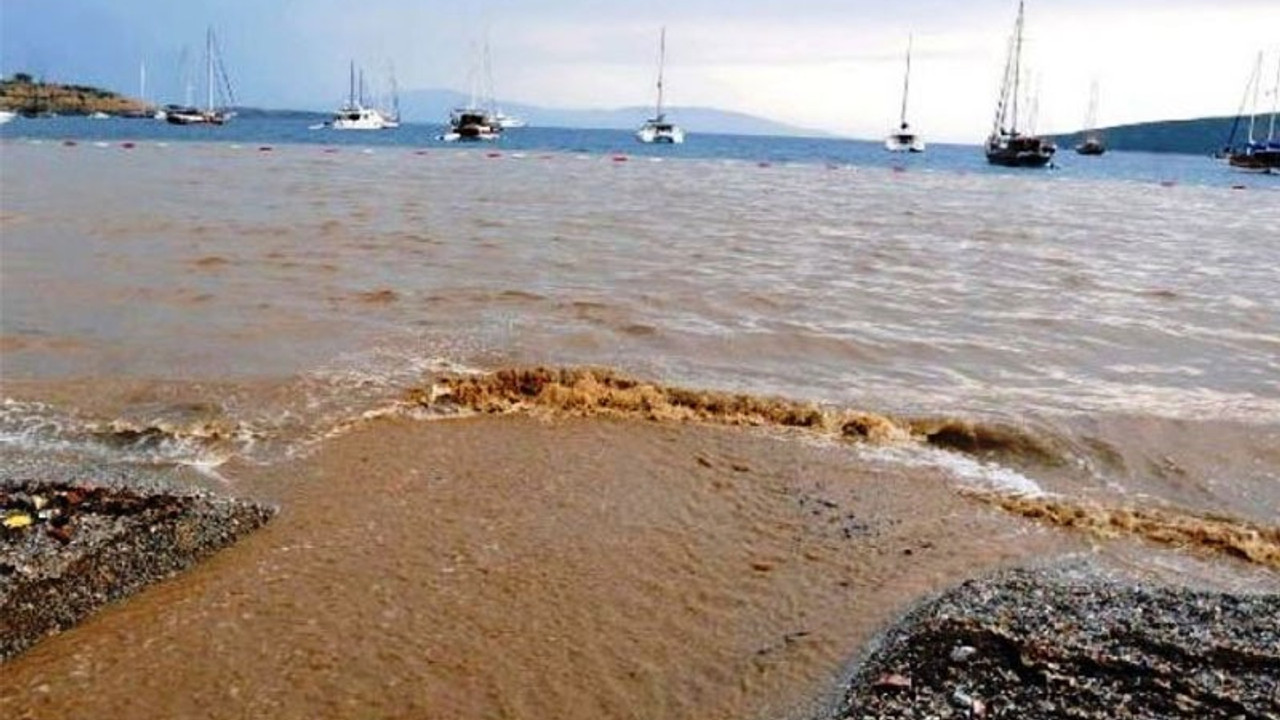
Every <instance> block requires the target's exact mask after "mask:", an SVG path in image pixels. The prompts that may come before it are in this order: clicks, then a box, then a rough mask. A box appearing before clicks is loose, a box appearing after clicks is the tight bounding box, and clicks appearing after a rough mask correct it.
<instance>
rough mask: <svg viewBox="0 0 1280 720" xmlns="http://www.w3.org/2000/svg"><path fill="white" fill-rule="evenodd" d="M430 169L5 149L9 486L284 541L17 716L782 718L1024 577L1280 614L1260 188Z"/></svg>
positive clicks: (151, 619)
mask: <svg viewBox="0 0 1280 720" xmlns="http://www.w3.org/2000/svg"><path fill="white" fill-rule="evenodd" d="M440 130H441V129H440V128H439V127H436V126H429V125H415V124H408V125H406V126H404V127H402V128H400V129H399V130H396V131H388V132H380V133H355V132H349V133H341V132H333V131H328V130H312V129H309V127H308V124H307V123H306V122H305V121H285V120H256V119H242V120H236V121H233V122H232V123H231V124H229V125H227V126H225V127H221V128H180V127H171V126H168V125H166V124H163V123H159V122H151V121H140V120H127V121H126V120H101V121H94V120H88V119H81V118H54V119H48V120H24V119H19V120H15V121H14V122H12V123H9V124H7V125H4V126H0V403H2V404H0V461H3V463H4V465H5V466H6V467H7V468H8V469H7V470H6V471H5V472H6V473H7V474H8V475H26V476H38V475H59V476H65V475H67V474H71V475H73V476H75V477H78V478H88V479H91V478H92V477H93V476H94V475H95V474H102V473H109V474H112V475H113V476H119V475H124V476H128V475H129V474H131V473H140V474H146V475H148V476H154V475H156V474H160V475H166V476H169V477H170V478H171V479H172V480H173V482H176V483H179V484H188V485H191V486H193V487H200V488H203V489H206V490H209V491H212V492H217V493H222V494H229V495H233V496H234V495H240V496H246V497H254V498H264V499H266V500H270V501H273V502H278V503H279V505H280V507H281V511H282V512H281V516H280V518H279V519H278V520H277V521H276V522H275V523H273V525H272V526H271V527H269V528H268V529H266V530H264V531H263V532H262V534H260V535H258V536H254V537H252V538H250V539H248V540H247V541H245V542H244V543H242V546H237V547H236V548H233V549H232V550H230V551H228V552H227V553H225V554H224V555H221V556H219V558H218V559H217V560H216V561H214V562H212V563H210V564H209V565H208V566H203V567H201V568H198V569H197V570H196V571H193V572H192V573H191V574H189V575H188V576H184V577H185V578H186V579H182V578H179V579H176V580H174V581H171V582H170V583H169V584H167V585H165V586H163V587H162V588H161V589H159V590H156V591H155V592H148V593H145V594H144V595H143V596H142V597H140V598H138V599H136V600H134V601H130V602H129V603H126V604H125V605H124V607H123V608H117V609H115V610H111V611H108V612H105V613H103V615H102V616H100V617H99V618H98V619H96V620H94V621H92V622H90V623H88V624H86V625H85V626H83V627H81V628H77V629H76V630H74V631H72V632H69V633H66V634H64V635H62V636H60V637H58V638H54V639H52V640H50V641H48V642H47V643H46V644H43V645H41V646H39V647H37V648H36V649H35V650H33V651H32V652H31V653H29V654H28V655H27V656H24V657H23V658H20V659H19V660H17V661H15V662H14V663H13V664H12V665H11V666H10V668H0V676H3V675H4V673H5V672H6V670H13V672H14V674H13V675H10V680H9V681H7V682H9V683H12V684H10V685H9V686H8V687H9V690H11V691H13V692H15V693H19V694H20V695H21V697H22V698H24V699H23V701H22V702H24V703H30V704H31V707H36V708H45V709H46V710H49V711H50V712H51V714H50V715H49V716H51V717H52V716H60V717H72V716H84V717H92V716H98V717H101V716H107V715H110V716H115V717H125V716H136V717H147V716H152V717H153V716H158V715H166V714H169V715H172V714H175V713H176V714H184V713H186V712H187V711H191V712H196V711H199V712H198V713H197V714H200V715H201V716H226V717H232V716H236V717H242V716H254V715H255V713H257V714H262V713H265V714H268V715H272V716H276V717H286V716H297V717H308V716H310V717H315V716H332V717H340V716H345V717H366V716H387V717H390V716H402V715H397V712H404V713H407V714H406V715H403V716H427V715H415V714H414V713H415V712H426V713H428V715H430V716H433V717H434V716H439V717H552V716H557V717H762V718H763V717H793V716H794V717H800V716H806V715H805V714H804V712H801V711H799V710H796V708H798V707H801V706H802V705H803V703H802V702H801V701H800V700H799V699H798V698H804V697H807V698H816V697H819V696H821V695H822V693H823V692H826V691H829V689H830V687H832V684H833V683H834V682H835V679H836V678H838V677H839V676H840V673H841V672H842V669H843V668H844V667H845V662H847V661H848V660H849V658H851V657H853V656H854V655H856V653H857V652H858V648H859V647H861V645H860V644H861V643H862V642H863V641H865V640H866V639H867V637H869V633H871V632H872V631H873V630H874V629H875V627H877V626H878V623H882V622H887V621H888V620H889V619H891V617H892V616H893V614H894V613H895V612H897V611H899V610H901V609H902V608H903V607H906V606H907V604H908V603H909V602H910V601H911V599H912V598H917V597H919V596H921V595H922V594H925V593H928V592H935V591H937V590H939V589H940V588H941V587H943V586H945V584H946V583H948V582H953V581H958V580H960V579H963V578H964V577H967V576H971V575H972V574H974V573H977V572H980V571H983V570H985V569H989V568H991V567H993V566H998V565H1000V564H1002V563H1008V562H1014V561H1025V560H1027V559H1028V558H1031V559H1035V560H1037V561H1042V560H1044V559H1045V558H1048V557H1053V556H1056V555H1057V554H1058V553H1062V552H1067V551H1071V552H1083V553H1085V554H1098V553H1102V554H1107V553H1111V555H1110V556H1111V558H1112V560H1114V561H1116V562H1119V563H1122V564H1125V565H1127V566H1129V567H1131V568H1135V569H1137V570H1138V571H1150V572H1152V573H1158V574H1160V576H1161V577H1163V578H1165V579H1168V578H1170V577H1172V578H1177V577H1182V576H1185V577H1188V578H1190V577H1197V578H1200V579H1202V580H1203V581H1204V582H1213V583H1217V584H1218V585H1222V584H1226V585H1228V586H1232V587H1236V588H1256V587H1259V586H1267V587H1274V586H1275V582H1276V575H1275V572H1276V568H1277V567H1280V559H1278V558H1280V556H1278V555H1277V554H1276V548H1277V547H1280V540H1278V539H1277V538H1280V534H1277V530H1276V528H1277V525H1280V272H1278V271H1277V268H1280V193H1278V192H1277V191H1280V176H1259V175H1248V174H1240V173H1236V172H1233V171H1231V170H1230V169H1228V168H1227V167H1225V166H1224V165H1223V164H1222V163H1220V162H1218V161H1214V160H1212V159H1210V158H1207V157H1195V156H1183V155H1156V154H1147V153H1130V152H1110V153H1108V154H1106V155H1104V156H1102V157H1099V158H1085V157H1078V156H1076V155H1075V154H1074V153H1071V152H1069V151H1067V150H1065V149H1064V150H1063V151H1061V152H1060V156H1059V158H1058V160H1057V162H1056V166H1055V167H1053V168H1051V169H1041V170H1011V169H998V168H992V167H989V166H988V165H987V164H986V163H985V160H984V158H983V156H982V153H981V150H980V148H978V147H976V146H962V145H948V144H934V145H931V146H930V147H929V151H928V152H927V153H925V154H923V155H918V156H905V155H891V154H889V153H886V152H884V151H883V149H882V148H881V146H880V145H879V143H876V142H862V141H853V140H843V139H813V138H780V137H739V136H722V135H711V134H707V135H703V134H699V133H697V132H696V129H695V131H694V132H692V133H691V134H690V136H689V139H688V141H687V143H686V144H684V145H682V146H675V147H671V146H666V147H662V146H642V145H640V144H637V143H635V142H634V141H633V140H632V139H631V136H630V133H627V132H622V131H604V130H568V129H551V128H545V129H544V128H527V129H521V130H513V131H510V132H509V133H508V134H507V135H506V136H504V137H503V138H502V139H501V140H500V141H498V142H495V143H489V144H483V145H450V144H446V143H442V142H440V141H438V140H437V139H436V136H437V135H438V134H439V132H440ZM679 458H685V459H687V460H688V462H687V463H685V462H684V461H683V460H678V459H679ZM695 459H696V462H695V461H694V460H695ZM751 478H756V480H755V481H751V480H750V479H751ZM451 483H453V484H451ZM459 483H461V484H459ZM466 488H471V489H472V491H471V492H466V491H465V489H466ZM735 493H737V494H735ZM389 495H395V496H397V497H399V498H401V500H398V501H394V502H391V503H390V504H378V503H379V498H385V497H388V496H389ZM338 498H341V500H340V501H339V500H338ZM783 498H785V499H783ZM797 498H798V499H797ZM779 503H782V504H779ZM895 503H898V504H895ZM499 507H500V508H501V509H502V511H501V513H499V512H498V510H497V508H499ZM835 507H841V508H847V510H848V512H847V513H846V514H844V515H840V517H839V518H835V519H832V517H828V515H829V514H830V513H831V512H834V511H833V510H832V508H835ZM307 508H310V509H307ZM442 508H443V509H444V510H442ZM868 508H871V509H868ZM793 511H794V512H793ZM840 512H845V511H844V510H841V511H840ZM862 513H868V515H867V516H866V517H864V516H863V514H862ZM855 516H857V517H855ZM1024 516H1025V517H1024ZM1026 517H1030V518H1032V519H1031V520H1028V519H1026ZM806 518H807V519H806ZM815 518H816V519H815ZM868 518H869V519H868ZM876 518H879V520H877V519H876ZM427 519H430V520H431V523H432V524H430V525H426V524H425V523H427ZM748 520H749V521H750V523H749V524H748V525H739V524H738V523H747V522H748ZM819 521H821V523H822V528H820V529H821V530H822V532H824V533H826V532H828V531H831V532H835V531H833V530H831V528H833V527H837V526H836V525H831V523H842V524H840V525H839V526H838V527H839V528H843V530H841V531H840V532H842V533H843V536H842V538H837V539H838V540H839V542H840V543H844V542H846V541H848V542H858V538H861V537H863V536H864V535H867V534H869V535H868V536H870V535H875V532H881V531H875V532H872V531H866V532H865V533H864V530H866V528H868V527H882V528H883V530H882V534H880V535H876V537H879V538H881V540H876V541H874V542H873V541H871V540H868V541H867V542H873V545H874V547H872V546H870V545H868V546H866V547H864V546H858V548H859V549H855V550H847V549H845V550H841V549H838V547H839V548H844V547H845V545H839V546H838V547H837V545H836V544H831V543H835V542H836V540H831V539H830V538H828V536H827V535H822V536H821V537H822V538H827V539H822V540H821V541H819V540H818V539H814V538H817V537H818V536H817V535H813V533H817V532H818V529H815V528H817V526H816V525H814V523H819ZM864 521H865V523H864ZM380 523H385V525H380ZM866 523H869V524H866ZM877 523H880V524H877ZM348 524H350V531H349V532H346V531H339V530H338V528H346V527H347V526H348ZM743 527H749V528H751V530H750V531H749V532H748V531H747V530H743V529H742V528H743ZM326 528H331V529H333V532H334V535H333V537H340V538H341V539H342V541H341V542H332V543H326V541H325V540H324V537H325V533H326V532H329V530H326ZM935 534H936V536H935ZM837 535H839V533H837ZM388 537H390V538H394V541H387V540H386V538H388ZM370 538H375V539H376V540H377V542H376V543H374V545H376V547H374V546H373V545H371V546H369V547H365V543H367V542H373V540H370ZM851 538H852V540H851ZM884 538H894V542H899V541H901V542H902V543H910V547H908V548H907V549H906V550H903V549H902V547H898V546H895V547H894V548H892V549H889V548H888V545H887V544H885V543H887V542H888V541H887V540H883V539H884ZM1108 538H1117V540H1115V541H1114V542H1113V541H1112V540H1108ZM1224 538H1226V539H1225V540H1224ZM446 539H448V543H452V544H449V545H448V548H447V550H446V549H445V548H444V546H443V545H437V544H433V543H445V542H446ZM1126 542H1127V543H1129V544H1128V545H1124V547H1123V550H1118V549H1116V548H1119V547H1121V546H1120V545H1117V544H1115V543H1122V544H1123V543H1126ZM806 543H816V544H806ZM824 543H825V544H824ZM876 543H879V544H876ZM411 546H412V547H413V548H417V550H412V551H411V550H410V549H409V548H410V547H411ZM357 547H359V548H363V549H361V550H359V551H358V552H357V551H356V550H355V549H353V548H357ZM903 547H905V546H903ZM1259 547H1260V548H1261V549H1259ZM389 548H390V549H389ZM552 548H554V549H555V551H554V552H552V551H551V550H550V549H552ZM1107 548H1111V549H1110V550H1108V549H1107ZM1224 548H1225V549H1224ZM695 549H696V550H697V551H696V552H695ZM765 549H767V552H765ZM754 550H760V551H761V552H763V553H764V554H765V555H767V557H764V558H761V557H755V556H753V557H752V558H750V559H747V558H745V556H743V557H739V553H748V554H749V553H750V552H753V551H754ZM841 553H846V554H841ZM847 553H852V554H847ZM904 553H905V554H904ZM929 553H934V554H938V553H941V555H938V557H937V558H936V560H933V559H928V558H933V557H934V555H930V554H929ZM908 556H909V558H908ZM926 556H927V557H926ZM700 558H701V559H700ZM851 558H852V559H851ZM855 560H856V562H855ZM309 563H314V565H312V564H309ZM504 563H506V564H504ZM703 563H705V564H703ZM806 563H809V565H806ZM842 563H843V564H842ZM803 567H811V570H810V571H805V570H802V569H801V568H803ZM290 568H294V570H290ZM298 568H310V570H300V569H298ZM428 568H429V569H430V570H429V571H428ZM787 568H795V570H794V573H795V574H788V573H790V572H792V571H791V570H786V569H787ZM858 568H861V569H860V570H859V569H858ZM375 571H376V572H375ZM472 571H474V574H468V573H471V572H472ZM344 573H345V575H344ZM806 573H809V574H806ZM832 573H837V574H838V573H845V575H842V576H841V577H846V578H847V579H846V580H842V581H841V582H843V583H845V584H844V585H840V586H839V587H837V586H836V584H833V583H826V582H825V580H823V578H830V577H831V574H832ZM912 573H916V574H912ZM766 576H767V577H768V578H771V579H769V580H767V582H773V583H776V584H775V585H769V586H768V587H769V588H770V589H769V590H767V591H766V590H765V589H764V588H765V586H764V585H759V584H758V583H761V582H766V580H765V579H764V578H766ZM343 577H348V578H352V579H358V580H359V582H358V583H348V584H344V583H343V580H342V578H343ZM497 578H503V579H497ZM464 580H466V581H467V582H463V581H464ZM280 583H282V584H283V586H289V587H292V591H291V593H290V594H288V597H285V596H284V595H281V594H280V593H278V592H275V591H274V590H273V588H278V587H281V586H282V585H281V584H280ZM291 583H294V584H295V585H291ZM468 583H473V584H468ZM485 583H489V584H488V585H486V584H485ZM494 583H496V584H494ZM824 583H825V584H824ZM850 583H852V585H853V586H854V587H859V588H862V587H865V588H867V590H866V593H864V594H862V595H858V597H857V598H854V597H852V596H851V595H850V592H849V591H848V587H850V585H849V584H850ZM873 587H874V588H880V589H879V590H876V591H875V592H883V593H888V594H882V595H876V594H875V593H874V592H872V590H871V589H870V588H873ZM484 588H488V590H485V589H484ZM494 588H497V589H496V590H495V589H494ZM819 588H821V589H819ZM884 588H891V589H892V590H885V589H884ZM469 593H471V594H469ZM486 593H488V594H486ZM494 593H496V595H495V594H494ZM834 593H842V594H839V595H836V594H834ZM338 598H343V600H341V601H340V600H338ZM868 598H876V599H875V600H874V602H873V601H872V600H869V599H868ZM806 603H810V604H806ZM840 603H846V604H840ZM848 603H854V604H848ZM856 603H863V604H861V605H858V604H856ZM414 608H417V610H416V611H415V610H414ZM428 608H429V609H430V610H428ZM441 608H449V610H448V611H447V612H446V611H445V610H442V609H441ZM415 612H418V613H419V614H417V615H415V614H414V613H415ZM405 613H408V615H405ZM433 613H443V614H433ZM839 613H844V614H843V615H840V614H839ZM850 613H852V614H850ZM304 616H306V617H310V618H311V619H310V620H308V621H306V622H304V621H302V620H301V619H300V618H301V617H304ZM852 617H857V618H859V619H858V620H856V621H854V620H849V623H851V624H846V625H844V626H843V627H845V629H846V630H847V631H848V632H847V633H846V634H842V632H841V630H840V628H841V627H842V622H843V621H840V620H839V619H840V618H844V619H845V620H848V619H849V618H852ZM428 618H434V619H435V620H439V622H438V623H434V624H433V623H432V622H427V619H428ZM798 618H803V620H801V619H798ZM816 618H824V619H822V620H818V619H816ZM859 623H862V625H860V624H859ZM855 626H856V628H858V629H857V631H856V632H855V631H854V630H853V629H849V628H852V627H855ZM354 627H359V628H361V629H362V630H361V632H360V633H358V634H357V635H352V634H351V633H349V632H347V629H350V628H354ZM396 628H399V629H400V630H397V629H396ZM406 628H411V629H412V633H410V632H409V630H407V629H406ZM486 638H487V641H484V640H485V639H486ZM679 638H684V640H683V641H681V640H679ZM769 638H772V640H770V639H769ZM482 641H484V642H482ZM787 653H798V654H797V655H795V656H794V657H792V656H790V655H787ZM783 657H789V658H791V659H790V660H787V661H785V662H784V661H782V660H779V659H778V658H783ZM423 658H428V659H426V660H424V659H423ZM138 667H145V668H148V671H147V672H146V673H139V674H135V675H130V674H129V671H128V670H127V669H128V668H138ZM76 673H80V674H76ZM144 674H145V676H146V677H145V678H143V677H142V675H144ZM224 681H225V682H224ZM5 682H6V681H2V680H0V689H3V687H2V686H3V685H4V683H5ZM325 688H329V689H330V690H328V691H326V690H325ZM334 688H337V690H334ZM343 688H345V690H343ZM823 688H826V689H827V690H823ZM335 693H336V695H335ZM3 694H4V693H0V695H3ZM16 696H17V695H15V697H16ZM50 698H52V699H50ZM264 698H286V700H284V701H283V703H284V705H272V704H270V703H267V701H266V700H264ZM42 703H43V704H42ZM264 703H266V704H264ZM361 703H364V704H363V705H362V704H361ZM24 707H26V706H25V705H24ZM361 707H363V708H365V709H366V710H368V709H369V708H374V709H375V711H371V712H373V715H361V714H360V713H361V710H360V708H361ZM805 707H808V706H805ZM432 708H434V709H435V710H436V713H435V714H432ZM55 711H56V712H55ZM286 711H290V712H286Z"/></svg>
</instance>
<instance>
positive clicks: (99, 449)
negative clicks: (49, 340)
mask: <svg viewBox="0 0 1280 720" xmlns="http://www.w3.org/2000/svg"><path fill="white" fill-rule="evenodd" d="M213 412H214V409H211V408H207V407H203V406H200V407H194V406H192V407H187V406H182V407H174V408H168V409H164V410H157V411H156V415H155V416H154V417H150V418H149V419H137V418H116V419H113V420H105V421H104V420H93V419H89V418H85V417H81V416H78V415H76V414H73V413H67V412H63V411H60V410H58V409H57V408H55V407H53V406H50V405H47V404H44V403H38V402H25V401H17V400H12V399H6V400H5V402H4V404H3V407H2V408H0V444H5V445H9V446H12V447H15V448H18V449H20V450H25V451H34V452H38V453H54V454H66V455H73V456H82V457H83V456H87V457H91V458H94V459H95V460H98V461H103V462H120V463H134V464H139V465H183V466H190V467H195V468H198V469H209V468H215V467H218V466H220V465H222V464H224V463H225V462H227V461H228V460H229V459H230V458H231V457H232V456H234V455H235V454H237V453H243V452H245V451H247V450H248V449H249V448H251V447H252V446H253V445H254V443H256V442H257V441H258V440H259V438H260V433H258V432H256V431H254V430H253V429H252V428H249V427H248V426H246V425H244V424H242V423H237V422H232V421H229V420H226V419H224V418H218V417H213V418H210V417H201V416H202V415H208V414H210V413H213ZM166 416H167V417H166Z"/></svg>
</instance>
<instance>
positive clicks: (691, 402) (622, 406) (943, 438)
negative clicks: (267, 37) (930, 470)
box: [408, 367, 1074, 465]
mask: <svg viewBox="0 0 1280 720" xmlns="http://www.w3.org/2000/svg"><path fill="white" fill-rule="evenodd" d="M408 400H409V401H410V402H411V403H419V404H422V405H428V406H429V405H433V404H436V403H440V402H450V403H454V404H456V405H458V406H461V407H463V408H466V409H469V410H473V411H476V412H481V413H511V412H534V411H542V412H559V413H566V414H571V415H580V416H594V415H607V416H613V417H630V418H637V419H643V420H648V421H655V422H700V423H706V424H713V425H732V426H758V427H779V428H788V429H798V430H803V431H806V432H811V433H815V434H818V435H823V436H827V437H837V438H841V439H846V440H856V441H865V442H869V443H873V444H882V445H891V444H924V445H928V446H933V447H937V448H941V449H945V450H950V451H954V452H958V453H961V454H964V455H970V456H975V457H979V458H982V459H991V458H1000V459H1006V458H1012V459H1016V460H1018V461H1020V462H1022V463H1024V464H1041V465H1061V464H1064V463H1066V462H1068V461H1070V460H1071V459H1072V458H1073V457H1074V456H1073V455H1072V453H1073V450H1072V447H1071V444H1070V443H1069V442H1068V441H1067V440H1065V439H1060V438H1056V437H1054V436H1053V435H1052V434H1050V433H1047V432H1043V433H1042V432H1038V431H1035V430H1033V429H1030V428H1022V427H1017V426H1013V425H1009V424H1001V423H985V422H978V421H970V420H964V419H959V418H927V417H925V418H898V417H893V416H890V415H886V414H881V413H876V412H870V411H864V410H857V409H844V408H834V407H829V406H822V405H818V404H816V403H810V402H800V401H795V400H788V399H785V398H775V397H760V396H756V395H749V394H742V393H727V392H720V391H715V390H692V389H687V388H681V387H674V386H668V385H662V384H659V383H654V382H649V381H645V380H640V379H637V378H633V377H629V376H627V375H624V374H622V373H619V372H616V371H613V370H609V369H601V368H548V367H532V368H507V369H502V370H498V371H495V372H492V373H487V374H475V373H471V374H467V375H446V376H444V377H442V378H441V379H440V381H439V383H438V384H437V385H435V386H433V387H431V388H428V389H426V390H422V389H418V390H413V391H410V393H409V397H408Z"/></svg>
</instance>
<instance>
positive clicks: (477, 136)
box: [440, 40, 502, 142]
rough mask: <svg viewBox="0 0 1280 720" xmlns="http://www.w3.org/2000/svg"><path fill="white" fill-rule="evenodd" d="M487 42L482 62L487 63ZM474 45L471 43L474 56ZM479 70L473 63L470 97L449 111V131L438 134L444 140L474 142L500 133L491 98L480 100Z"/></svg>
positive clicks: (497, 135)
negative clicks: (461, 105) (464, 103)
mask: <svg viewBox="0 0 1280 720" xmlns="http://www.w3.org/2000/svg"><path fill="white" fill-rule="evenodd" d="M488 48H489V43H488V40H486V41H485V51H484V59H483V62H484V64H485V65H486V66H487V65H488V64H489V60H488V56H489V50H488ZM474 52H475V46H474V45H472V53H473V57H474ZM480 72H481V70H480V69H479V68H477V67H476V66H475V65H474V63H473V65H472V68H471V72H470V80H471V82H470V85H471V99H470V100H469V101H468V102H467V104H466V105H465V106H463V107H460V108H454V109H453V110H452V111H451V112H450V113H449V131H448V132H447V133H445V134H443V135H441V136H440V139H441V140H443V141H445V142H467V141H471V142H475V141H483V140H497V139H498V138H499V137H501V135H502V125H501V124H500V123H499V122H498V119H497V117H496V116H495V113H494V111H493V108H492V106H493V98H491V97H490V98H487V99H486V100H485V101H484V102H481V100H480Z"/></svg>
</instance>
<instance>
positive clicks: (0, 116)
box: [0, 110, 18, 125]
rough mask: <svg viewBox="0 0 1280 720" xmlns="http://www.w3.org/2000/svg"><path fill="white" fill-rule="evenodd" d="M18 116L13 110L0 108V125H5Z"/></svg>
mask: <svg viewBox="0 0 1280 720" xmlns="http://www.w3.org/2000/svg"><path fill="white" fill-rule="evenodd" d="M16 117H18V113H16V112H14V111H12V110H0V125H3V124H5V123H7V122H9V121H10V120H12V119H14V118H16Z"/></svg>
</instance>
